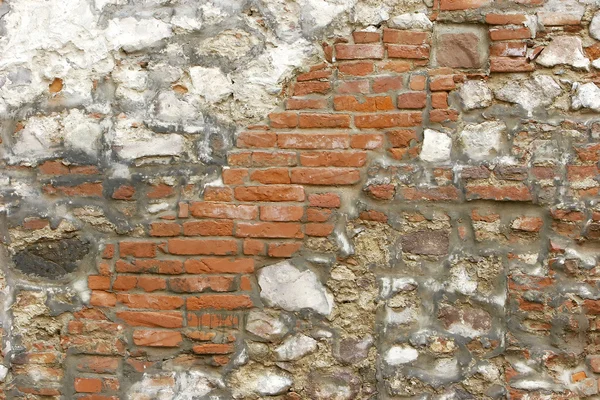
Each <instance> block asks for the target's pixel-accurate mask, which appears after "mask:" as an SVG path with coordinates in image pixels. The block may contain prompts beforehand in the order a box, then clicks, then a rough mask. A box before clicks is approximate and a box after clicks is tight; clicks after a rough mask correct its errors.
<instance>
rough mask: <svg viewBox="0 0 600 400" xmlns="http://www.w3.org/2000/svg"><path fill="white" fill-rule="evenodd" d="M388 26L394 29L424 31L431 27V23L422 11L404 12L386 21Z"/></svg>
mask: <svg viewBox="0 0 600 400" xmlns="http://www.w3.org/2000/svg"><path fill="white" fill-rule="evenodd" d="M388 26H389V27H390V28H396V29H421V30H425V31H430V30H432V29H433V23H432V22H431V21H430V20H429V17H427V15H426V14H424V13H406V14H400V15H397V16H395V17H392V19H390V20H389V21H388Z"/></svg>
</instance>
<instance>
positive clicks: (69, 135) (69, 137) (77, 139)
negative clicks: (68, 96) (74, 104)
mask: <svg viewBox="0 0 600 400" xmlns="http://www.w3.org/2000/svg"><path fill="white" fill-rule="evenodd" d="M62 123H63V132H64V133H63V138H64V139H63V140H64V145H65V147H67V148H69V149H74V150H80V151H83V152H85V153H87V154H88V155H90V156H94V157H95V156H97V155H98V150H99V149H100V136H101V135H102V128H101V126H100V123H99V122H98V119H95V118H92V117H89V116H87V115H84V114H83V112H82V111H80V110H78V109H76V108H75V109H72V110H69V114H67V115H66V116H65V117H64V119H63V121H62Z"/></svg>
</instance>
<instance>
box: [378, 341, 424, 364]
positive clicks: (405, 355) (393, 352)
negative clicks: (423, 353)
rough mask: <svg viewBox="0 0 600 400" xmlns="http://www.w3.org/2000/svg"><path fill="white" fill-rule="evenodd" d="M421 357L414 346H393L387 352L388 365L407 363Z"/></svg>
mask: <svg viewBox="0 0 600 400" xmlns="http://www.w3.org/2000/svg"><path fill="white" fill-rule="evenodd" d="M417 358H419V352H418V351H417V350H416V349H415V348H414V347H412V346H409V345H403V346H393V347H391V348H390V349H389V350H388V351H387V353H386V354H385V362H386V363H387V364H388V365H392V366H395V365H401V364H407V363H409V362H411V361H414V360H416V359H417Z"/></svg>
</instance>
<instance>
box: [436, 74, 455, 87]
mask: <svg viewBox="0 0 600 400" xmlns="http://www.w3.org/2000/svg"><path fill="white" fill-rule="evenodd" d="M455 88H456V83H455V82H454V77H453V76H452V75H442V76H436V77H435V78H432V79H431V82H430V83H429V89H431V91H439V90H454V89H455Z"/></svg>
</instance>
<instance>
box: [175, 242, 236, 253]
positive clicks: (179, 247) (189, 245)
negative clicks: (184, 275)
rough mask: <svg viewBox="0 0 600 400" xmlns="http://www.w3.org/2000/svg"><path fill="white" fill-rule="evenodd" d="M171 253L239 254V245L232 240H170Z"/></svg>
mask: <svg viewBox="0 0 600 400" xmlns="http://www.w3.org/2000/svg"><path fill="white" fill-rule="evenodd" d="M168 248H169V253H171V254H176V255H219V256H224V255H228V254H237V250H238V244H237V241H235V240H230V239H169V243H168Z"/></svg>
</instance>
